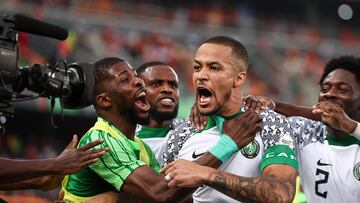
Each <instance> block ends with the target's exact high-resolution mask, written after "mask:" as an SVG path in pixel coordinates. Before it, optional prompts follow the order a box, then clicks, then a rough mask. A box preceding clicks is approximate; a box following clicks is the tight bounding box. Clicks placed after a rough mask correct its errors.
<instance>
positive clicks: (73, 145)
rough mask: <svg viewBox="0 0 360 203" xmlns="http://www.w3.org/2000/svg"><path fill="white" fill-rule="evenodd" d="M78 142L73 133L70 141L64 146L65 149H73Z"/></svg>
mask: <svg viewBox="0 0 360 203" xmlns="http://www.w3.org/2000/svg"><path fill="white" fill-rule="evenodd" d="M77 143H78V136H77V135H76V134H74V135H73V138H72V140H71V142H70V143H69V144H68V146H66V149H74V148H76V145H77Z"/></svg>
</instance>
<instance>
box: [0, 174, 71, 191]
mask: <svg viewBox="0 0 360 203" xmlns="http://www.w3.org/2000/svg"><path fill="white" fill-rule="evenodd" d="M63 178H64V176H63V175H48V176H41V177H38V178H32V179H28V180H24V181H18V182H14V183H7V184H1V185H0V191H3V190H28V189H35V190H42V191H49V190H53V189H55V188H57V187H59V186H60V185H61V181H62V180H63Z"/></svg>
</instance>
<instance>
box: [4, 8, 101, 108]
mask: <svg viewBox="0 0 360 203" xmlns="http://www.w3.org/2000/svg"><path fill="white" fill-rule="evenodd" d="M15 16H16V15H15ZM15 16H8V15H1V16H0V115H4V114H5V115H8V114H13V108H12V105H11V102H13V101H19V100H22V99H25V98H26V97H29V96H25V95H21V92H22V91H23V90H24V89H25V88H26V89H28V90H31V91H33V92H35V93H38V96H41V97H48V98H60V100H61V101H62V103H63V105H64V108H68V109H78V108H83V107H86V106H89V105H91V103H92V95H93V88H94V75H93V74H94V67H93V65H92V64H89V63H72V64H67V63H66V62H65V61H64V60H62V61H59V62H58V63H56V64H55V65H49V64H34V65H31V66H27V67H18V52H19V50H18V47H19V46H18V32H17V30H16V27H19V28H22V29H20V30H26V29H33V28H32V27H31V28H28V27H26V26H29V25H28V24H29V22H30V23H34V25H35V27H36V26H37V27H36V29H38V28H42V27H41V26H43V27H44V28H51V29H52V31H54V30H55V31H58V30H59V29H62V28H59V27H56V26H55V28H56V29H58V30H56V29H54V26H53V25H50V24H45V23H43V22H40V21H37V20H35V19H31V18H28V17H24V16H21V15H17V17H18V18H17V19H15ZM19 19H20V20H24V21H25V22H24V23H21V22H20V23H19ZM29 19H30V20H29ZM16 23H17V24H16ZM19 25H20V26H19ZM24 25H25V26H24ZM45 26H47V27H45ZM24 27H25V28H24ZM51 29H50V30H51ZM42 30H43V29H42ZM62 30H63V29H62ZM62 30H61V31H62ZM30 33H35V34H39V35H44V36H47V35H46V34H44V33H43V31H41V32H37V31H35V32H30ZM50 34H52V35H54V34H53V33H50ZM49 36H50V37H51V35H49ZM66 36H67V31H66ZM61 37H63V36H61ZM55 38H56V37H55ZM65 38H66V37H65ZM31 97H32V98H34V97H33V96H31ZM26 99H29V98H26Z"/></svg>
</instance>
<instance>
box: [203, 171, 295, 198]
mask: <svg viewBox="0 0 360 203" xmlns="http://www.w3.org/2000/svg"><path fill="white" fill-rule="evenodd" d="M289 179H290V180H289V181H286V180H283V179H279V178H277V177H276V176H274V175H271V176H259V177H253V178H246V177H240V176H236V175H232V174H229V173H224V172H219V173H218V174H214V175H212V177H211V178H210V181H209V183H208V184H207V185H208V186H210V187H212V188H214V189H216V190H218V191H219V192H222V193H224V194H226V195H228V196H230V197H232V198H234V199H236V200H240V201H251V202H292V200H293V198H294V195H295V180H296V175H294V177H291V178H289Z"/></svg>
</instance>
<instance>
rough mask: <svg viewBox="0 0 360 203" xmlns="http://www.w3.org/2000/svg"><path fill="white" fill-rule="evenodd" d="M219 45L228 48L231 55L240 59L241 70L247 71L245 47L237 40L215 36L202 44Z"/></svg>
mask: <svg viewBox="0 0 360 203" xmlns="http://www.w3.org/2000/svg"><path fill="white" fill-rule="evenodd" d="M206 43H208V44H219V45H224V46H228V47H230V48H231V49H232V54H233V55H234V56H235V57H236V58H238V59H240V60H241V61H242V66H243V67H242V68H243V69H244V70H247V69H248V66H249V56H248V53H247V51H246V49H245V46H244V45H243V44H242V43H241V42H239V41H238V40H236V39H234V38H231V37H227V36H216V37H212V38H210V39H207V40H206V41H205V42H204V43H203V44H206Z"/></svg>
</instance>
